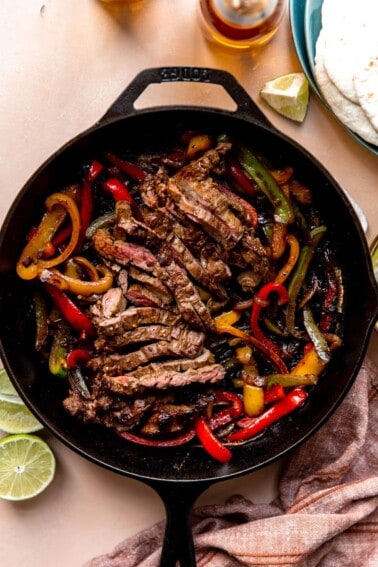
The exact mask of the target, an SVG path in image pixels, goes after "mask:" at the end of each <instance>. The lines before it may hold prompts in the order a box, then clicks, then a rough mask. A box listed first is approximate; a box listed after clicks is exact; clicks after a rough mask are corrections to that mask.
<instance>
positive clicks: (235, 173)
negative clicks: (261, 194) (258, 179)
mask: <svg viewBox="0 0 378 567" xmlns="http://www.w3.org/2000/svg"><path fill="white" fill-rule="evenodd" d="M227 171H228V173H229V175H230V176H231V177H232V178H233V179H234V180H235V181H236V183H237V184H238V185H239V187H240V189H242V190H243V192H244V193H246V195H249V196H253V195H255V194H256V191H257V190H256V185H255V182H254V181H253V180H252V179H251V178H250V177H248V176H247V175H246V173H245V171H244V170H243V168H242V167H241V165H240V164H239V162H238V161H237V160H236V159H235V158H230V159H228V160H227Z"/></svg>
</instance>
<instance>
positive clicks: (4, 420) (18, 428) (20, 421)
mask: <svg viewBox="0 0 378 567" xmlns="http://www.w3.org/2000/svg"><path fill="white" fill-rule="evenodd" d="M0 429H1V430H2V431H5V432H6V433H34V432H35V431H39V430H40V429H43V425H42V424H41V423H39V421H38V420H37V419H36V418H35V417H34V415H33V414H32V413H31V412H30V411H29V410H28V408H27V407H26V406H25V405H24V404H18V403H16V404H15V403H13V402H8V401H5V400H0Z"/></svg>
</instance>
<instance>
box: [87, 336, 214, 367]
mask: <svg viewBox="0 0 378 567" xmlns="http://www.w3.org/2000/svg"><path fill="white" fill-rule="evenodd" d="M204 340H205V335H204V334H203V333H198V332H196V331H186V332H185V333H181V334H180V337H179V338H178V339H174V340H172V341H159V342H155V343H150V344H147V345H145V346H143V347H141V348H140V349H138V350H136V351H134V352H130V353H127V354H118V353H117V354H110V355H101V356H97V357H94V358H92V359H91V360H90V361H89V362H88V365H87V366H88V367H89V368H91V369H92V370H95V371H100V372H102V373H103V374H108V375H110V376H117V375H118V374H123V373H124V372H126V371H131V370H134V369H135V368H138V367H139V366H142V365H143V364H147V363H148V362H150V361H151V360H156V359H158V358H167V357H172V356H173V357H188V358H195V357H196V356H197V355H198V354H199V353H200V352H201V350H202V347H203V343H204Z"/></svg>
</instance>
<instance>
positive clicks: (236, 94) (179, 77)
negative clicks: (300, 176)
mask: <svg viewBox="0 0 378 567" xmlns="http://www.w3.org/2000/svg"><path fill="white" fill-rule="evenodd" d="M177 82H188V83H207V84H213V85H220V86H222V87H223V88H224V90H225V91H226V92H227V93H228V94H229V96H230V97H231V98H232V100H233V101H234V102H235V103H236V106H237V108H236V111H235V112H233V113H232V114H235V115H237V116H240V117H241V118H245V119H247V120H249V121H252V122H255V123H257V124H258V125H261V126H268V127H269V128H272V124H271V123H270V122H269V121H268V119H267V118H266V117H265V115H264V114H263V113H262V112H261V110H260V109H259V107H258V106H257V105H256V104H255V103H254V102H253V100H252V99H251V97H250V96H249V94H248V93H247V91H246V90H245V89H244V88H243V87H242V86H241V84H240V83H239V82H238V81H237V80H236V78H235V77H234V76H233V75H232V74H231V73H229V72H228V71H224V70H223V69H210V68H207V67H153V68H150V69H145V70H144V71H141V73H139V74H138V75H137V76H136V77H135V78H134V79H133V81H132V82H131V83H130V85H129V86H128V87H126V89H125V90H124V91H123V93H122V94H121V95H120V96H119V97H118V98H117V99H116V100H115V101H114V103H113V104H112V105H111V107H110V108H109V109H108V110H107V112H106V113H105V114H104V116H103V117H102V118H101V119H100V121H99V123H102V122H105V121H108V120H112V119H114V118H121V117H126V116H130V115H132V114H135V113H137V111H136V109H135V107H134V103H135V101H136V100H137V99H138V98H139V97H140V95H141V94H142V93H143V92H144V91H145V90H146V89H147V87H148V86H149V85H151V84H159V83H177Z"/></svg>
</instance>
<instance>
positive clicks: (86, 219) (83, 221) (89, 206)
mask: <svg viewBox="0 0 378 567" xmlns="http://www.w3.org/2000/svg"><path fill="white" fill-rule="evenodd" d="M103 167H104V166H103V165H102V164H101V163H99V162H98V161H96V160H93V161H92V163H91V165H90V167H89V170H88V173H87V175H86V177H85V179H84V183H83V185H82V187H81V191H80V208H79V211H80V235H79V240H78V243H77V246H76V251H79V250H81V249H82V247H83V243H84V240H85V232H86V230H87V228H88V226H89V225H90V224H91V220H92V216H93V195H92V183H93V181H94V180H95V179H96V177H98V176H99V175H100V173H101V171H102V170H103Z"/></svg>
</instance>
